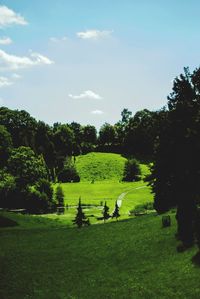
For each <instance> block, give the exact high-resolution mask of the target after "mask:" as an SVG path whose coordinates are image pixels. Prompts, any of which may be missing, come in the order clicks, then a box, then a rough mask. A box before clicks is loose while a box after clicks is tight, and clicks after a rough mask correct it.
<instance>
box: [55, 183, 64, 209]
mask: <svg viewBox="0 0 200 299" xmlns="http://www.w3.org/2000/svg"><path fill="white" fill-rule="evenodd" d="M55 198H56V203H57V205H58V206H59V207H64V193H63V189H62V187H61V186H60V185H58V186H57V187H56V192H55Z"/></svg>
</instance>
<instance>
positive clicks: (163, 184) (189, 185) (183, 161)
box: [151, 69, 200, 247]
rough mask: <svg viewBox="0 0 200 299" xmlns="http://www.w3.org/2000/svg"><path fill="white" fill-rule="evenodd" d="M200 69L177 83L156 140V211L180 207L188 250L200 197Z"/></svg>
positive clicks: (180, 233) (180, 231)
mask: <svg viewBox="0 0 200 299" xmlns="http://www.w3.org/2000/svg"><path fill="white" fill-rule="evenodd" d="M199 136H200V69H197V70H195V71H194V72H193V74H190V73H189V70H188V69H184V74H181V75H180V77H178V78H176V79H175V80H174V85H173V91H172V93H171V94H170V96H169V97H168V113H167V117H166V120H165V122H163V125H162V126H161V128H160V133H159V138H158V139H157V140H156V152H155V163H154V166H153V172H152V181H151V182H152V187H153V192H154V193H155V204H154V205H155V208H156V209H157V211H158V212H164V211H167V210H169V209H170V208H171V207H174V206H177V215H176V218H177V224H178V237H179V239H180V240H181V241H182V242H183V246H184V247H189V246H191V245H192V244H193V241H194V221H195V215H196V205H197V203H198V202H199V193H200V171H199V169H200V155H199V151H200V138H199Z"/></svg>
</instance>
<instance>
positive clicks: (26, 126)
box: [0, 107, 37, 149]
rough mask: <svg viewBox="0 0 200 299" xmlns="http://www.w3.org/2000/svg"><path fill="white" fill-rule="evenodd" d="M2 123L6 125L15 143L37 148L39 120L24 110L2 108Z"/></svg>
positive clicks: (17, 145) (0, 120)
mask: <svg viewBox="0 0 200 299" xmlns="http://www.w3.org/2000/svg"><path fill="white" fill-rule="evenodd" d="M0 125H4V126H5V127H6V129H7V130H8V132H9V133H10V134H11V136H12V141H13V145H14V146H15V147H19V146H29V147H31V148H32V149H35V134H36V130H37V121H36V120H35V119H34V118H33V117H31V116H30V114H29V113H28V112H26V111H24V110H21V111H19V110H11V109H8V108H6V107H1V108H0Z"/></svg>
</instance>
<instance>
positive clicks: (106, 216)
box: [103, 201, 110, 222]
mask: <svg viewBox="0 0 200 299" xmlns="http://www.w3.org/2000/svg"><path fill="white" fill-rule="evenodd" d="M109 218H110V215H109V207H108V206H107V204H106V201H105V204H104V207H103V220H104V222H105V220H107V219H109Z"/></svg>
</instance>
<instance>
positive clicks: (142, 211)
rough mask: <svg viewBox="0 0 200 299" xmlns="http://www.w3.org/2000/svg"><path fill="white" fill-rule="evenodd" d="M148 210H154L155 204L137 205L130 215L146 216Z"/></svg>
mask: <svg viewBox="0 0 200 299" xmlns="http://www.w3.org/2000/svg"><path fill="white" fill-rule="evenodd" d="M148 210H154V207H153V202H146V203H144V204H139V205H136V206H135V208H134V209H132V210H130V211H129V213H130V214H131V215H132V214H145V213H147V211H148Z"/></svg>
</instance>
